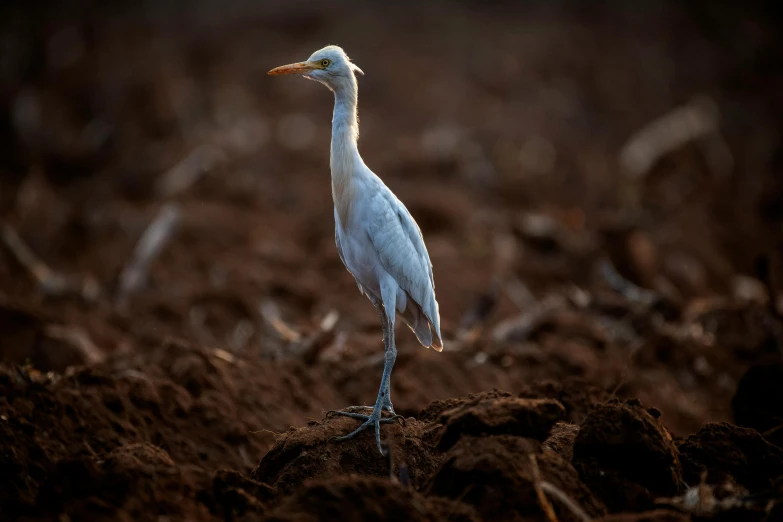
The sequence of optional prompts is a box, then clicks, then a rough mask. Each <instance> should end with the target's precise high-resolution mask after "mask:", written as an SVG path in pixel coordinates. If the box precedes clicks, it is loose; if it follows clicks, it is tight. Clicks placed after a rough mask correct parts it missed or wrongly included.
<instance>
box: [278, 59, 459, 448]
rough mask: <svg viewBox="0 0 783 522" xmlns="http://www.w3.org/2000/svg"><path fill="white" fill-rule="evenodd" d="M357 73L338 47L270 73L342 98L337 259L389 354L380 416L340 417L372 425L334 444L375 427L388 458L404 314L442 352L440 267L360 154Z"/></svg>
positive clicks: (335, 192) (335, 175)
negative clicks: (385, 441) (372, 312)
mask: <svg viewBox="0 0 783 522" xmlns="http://www.w3.org/2000/svg"><path fill="white" fill-rule="evenodd" d="M357 73H358V74H362V75H363V74H364V73H363V72H362V70H361V69H359V67H357V66H356V65H355V64H354V63H352V62H351V60H350V59H349V58H348V56H347V55H346V54H345V52H344V51H343V50H342V49H341V48H340V47H337V46H335V45H329V46H327V47H324V48H323V49H321V50H319V51H316V52H314V53H313V54H312V55H311V56H310V58H308V59H307V60H306V61H304V62H299V63H293V64H290V65H283V66H281V67H277V68H275V69H272V70H271V71H269V74H272V75H278V74H299V75H302V76H304V77H305V78H307V79H310V80H315V81H317V82H320V83H322V84H324V85H325V86H326V87H328V88H329V89H330V90H331V91H332V92H333V93H334V113H333V116H332V145H331V155H330V167H331V171H332V200H333V201H334V222H335V243H336V244H337V253H338V254H339V256H340V259H341V260H342V262H343V264H344V265H345V267H346V268H347V269H348V271H349V272H350V273H351V275H353V277H354V279H355V280H356V284H357V285H358V286H359V291H360V292H361V293H362V294H364V295H365V296H367V298H368V299H369V300H370V302H371V303H372V304H373V305H374V306H375V308H376V310H377V312H378V316H379V318H380V321H381V328H382V329H383V344H384V350H385V357H384V365H383V375H382V377H381V386H380V389H379V390H378V396H377V398H376V400H375V405H374V406H373V407H372V412H371V413H370V414H369V415H365V414H361V413H356V411H357V410H361V409H363V408H369V407H362V406H351V407H349V408H345V409H346V410H348V411H334V412H332V413H334V414H336V415H343V416H346V417H351V418H354V419H358V420H361V421H364V422H363V423H362V424H361V425H360V426H359V427H358V428H356V429H355V430H354V431H352V432H350V433H348V434H347V435H343V436H341V437H335V438H334V440H346V439H350V438H352V437H354V436H355V435H356V434H358V433H360V432H361V431H363V430H365V429H367V428H369V427H374V429H375V442H376V443H377V445H378V449H379V450H380V452H381V454H384V450H383V448H382V447H381V433H380V425H381V424H382V423H389V422H394V420H395V419H398V418H400V416H399V415H397V414H395V412H394V407H393V406H392V402H391V396H390V390H389V382H390V379H391V372H392V367H393V366H394V361H395V359H396V357H397V348H396V346H395V342H394V323H395V317H396V315H397V313H399V314H400V317H401V318H402V320H403V321H404V322H405V324H407V325H408V326H409V327H410V329H411V330H413V332H414V334H415V335H416V337H417V338H418V340H419V342H420V343H421V344H422V345H424V346H425V347H428V348H434V349H435V350H437V351H441V350H443V339H442V337H441V333H440V314H439V312H438V302H437V301H436V300H435V281H434V279H433V276H432V263H431V262H430V256H429V254H428V253H427V248H426V247H425V246H424V238H423V237H422V235H421V230H420V229H419V226H418V225H417V224H416V221H415V220H414V219H413V217H412V216H411V215H410V213H409V212H408V209H407V208H405V205H403V204H402V202H401V201H400V200H399V199H397V197H396V196H395V195H394V193H392V191H391V190H389V188H388V187H387V186H386V185H385V184H384V183H383V181H381V179H380V178H379V177H378V176H376V175H375V174H374V173H373V172H372V171H371V170H370V169H369V168H368V167H367V165H365V163H364V161H363V160H362V157H361V156H360V155H359V149H358V146H357V142H358V139H359V119H358V113H357V102H358V89H359V87H358V83H357V81H356V74H357ZM383 413H388V414H389V416H384V415H383Z"/></svg>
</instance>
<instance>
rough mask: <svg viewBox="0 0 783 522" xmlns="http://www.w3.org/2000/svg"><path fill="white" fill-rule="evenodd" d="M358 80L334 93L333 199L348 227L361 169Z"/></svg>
mask: <svg viewBox="0 0 783 522" xmlns="http://www.w3.org/2000/svg"><path fill="white" fill-rule="evenodd" d="M356 108H357V92H356V80H355V79H353V82H350V84H347V85H345V86H344V88H341V89H336V90H335V91H334V115H333V117H332V148H331V158H330V164H331V169H332V199H333V200H334V206H335V208H336V209H337V214H338V216H339V218H340V222H341V223H348V221H349V219H350V215H351V207H352V203H353V194H354V189H355V182H356V180H355V176H356V169H357V168H358V167H359V165H361V163H362V162H361V158H360V156H359V149H358V147H357V141H358V139H359V121H358V117H357V114H356Z"/></svg>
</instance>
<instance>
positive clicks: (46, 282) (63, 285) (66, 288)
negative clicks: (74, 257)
mask: <svg viewBox="0 0 783 522" xmlns="http://www.w3.org/2000/svg"><path fill="white" fill-rule="evenodd" d="M0 232H1V234H0V235H1V236H2V239H3V242H4V243H5V245H6V247H8V250H10V251H11V253H12V254H13V255H14V257H15V258H16V260H17V261H18V262H19V264H20V265H22V267H24V268H25V270H27V271H28V272H29V273H30V275H32V276H33V278H34V279H35V280H36V281H37V282H38V287H39V288H40V289H41V291H42V292H43V293H45V294H47V295H53V296H63V295H78V296H79V297H81V298H82V299H84V300H85V301H88V302H91V301H95V300H96V299H97V298H98V296H99V295H100V293H101V290H100V286H99V285H98V282H97V281H96V280H95V279H94V278H92V277H84V278H76V277H69V276H65V275H63V274H60V273H57V272H55V271H54V270H52V269H51V268H49V266H48V265H47V264H46V263H44V262H43V261H41V260H40V259H39V258H38V256H36V255H35V253H34V252H33V251H32V250H31V249H30V247H29V246H27V244H26V243H25V242H24V240H23V239H22V238H21V237H20V236H19V234H18V233H17V232H16V230H14V228H13V227H12V226H11V225H7V224H6V225H3V228H2V229H1V230H0Z"/></svg>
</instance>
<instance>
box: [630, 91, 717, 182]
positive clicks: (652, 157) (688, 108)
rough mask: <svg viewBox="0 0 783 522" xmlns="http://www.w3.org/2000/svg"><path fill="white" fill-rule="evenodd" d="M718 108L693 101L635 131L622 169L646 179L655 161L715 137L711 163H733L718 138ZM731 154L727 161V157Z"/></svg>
mask: <svg viewBox="0 0 783 522" xmlns="http://www.w3.org/2000/svg"><path fill="white" fill-rule="evenodd" d="M718 120H719V113H718V107H717V105H716V104H715V102H714V101H713V100H711V99H710V98H708V97H706V96H699V97H696V98H694V99H693V100H692V101H691V102H690V103H688V104H687V105H684V106H682V107H678V108H676V109H674V110H673V111H671V112H669V113H668V114H665V115H663V116H661V117H660V118H658V119H656V120H653V121H651V122H650V123H648V124H647V125H646V126H645V127H643V128H642V129H641V130H639V131H638V132H636V134H634V135H633V136H631V138H630V139H629V140H628V141H627V142H626V144H625V145H624V146H623V148H622V149H621V151H620V163H621V165H622V167H623V169H624V170H625V171H626V172H627V173H628V174H629V175H630V176H633V177H635V178H641V177H644V176H645V175H646V174H647V173H648V172H649V171H650V170H651V169H652V168H653V166H654V165H655V164H656V162H657V161H658V160H659V159H660V158H662V157H664V156H666V155H667V154H670V153H671V152H673V151H675V150H677V149H679V148H680V147H682V146H683V145H685V144H686V143H689V142H692V141H696V140H701V139H704V138H709V137H712V138H713V140H712V142H710V144H711V145H712V147H710V148H707V149H705V153H706V155H707V158H708V160H709V161H710V163H716V162H717V159H718V158H720V159H722V163H723V164H724V165H725V164H726V163H727V162H730V160H731V155H730V153H729V152H728V149H727V148H726V147H724V146H721V145H722V144H723V143H724V142H723V141H722V138H720V136H719V135H718ZM727 153H728V160H727V159H726V154H727Z"/></svg>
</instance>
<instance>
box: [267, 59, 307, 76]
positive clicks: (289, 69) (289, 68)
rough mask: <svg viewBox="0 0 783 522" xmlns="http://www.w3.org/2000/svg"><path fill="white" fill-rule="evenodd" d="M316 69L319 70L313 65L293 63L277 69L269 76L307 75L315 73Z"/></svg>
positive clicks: (270, 72)
mask: <svg viewBox="0 0 783 522" xmlns="http://www.w3.org/2000/svg"><path fill="white" fill-rule="evenodd" d="M316 69H318V67H316V66H315V65H313V64H311V63H308V62H299V63H292V64H289V65H281V66H280V67H275V68H274V69H272V70H271V71H269V72H268V73H267V74H271V75H273V76H275V75H278V74H305V73H308V72H310V71H314V70H316Z"/></svg>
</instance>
